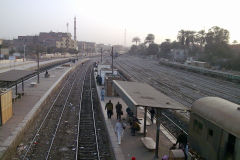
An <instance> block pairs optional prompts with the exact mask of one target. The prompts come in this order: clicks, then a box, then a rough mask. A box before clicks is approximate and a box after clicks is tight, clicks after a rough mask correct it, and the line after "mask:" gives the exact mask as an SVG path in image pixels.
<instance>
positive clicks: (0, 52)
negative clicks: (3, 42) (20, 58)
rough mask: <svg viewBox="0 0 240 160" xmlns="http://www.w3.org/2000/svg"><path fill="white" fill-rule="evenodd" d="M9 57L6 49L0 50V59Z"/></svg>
mask: <svg viewBox="0 0 240 160" xmlns="http://www.w3.org/2000/svg"><path fill="white" fill-rule="evenodd" d="M8 56H9V49H8V48H0V57H1V58H4V57H8Z"/></svg>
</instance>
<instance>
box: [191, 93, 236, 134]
mask: <svg viewBox="0 0 240 160" xmlns="http://www.w3.org/2000/svg"><path fill="white" fill-rule="evenodd" d="M192 112H193V113H195V114H197V115H199V116H201V117H202V118H204V119H206V120H208V121H210V122H212V123H213V124H215V125H217V126H218V127H220V128H222V129H224V130H225V131H227V132H229V133H231V134H233V135H235V136H236V137H238V138H240V105H238V104H235V103H232V102H230V101H227V100H225V99H222V98H218V97H204V98H200V99H198V100H196V101H195V102H194V103H193V106H192Z"/></svg>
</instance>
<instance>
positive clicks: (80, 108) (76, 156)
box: [75, 69, 87, 160]
mask: <svg viewBox="0 0 240 160" xmlns="http://www.w3.org/2000/svg"><path fill="white" fill-rule="evenodd" d="M86 76H87V69H86V70H85V76H84V79H83V83H82V91H81V96H80V102H79V113H78V131H77V146H76V154H75V159H76V160H77V159H78V140H79V131H80V129H79V127H80V119H81V110H82V97H83V86H84V84H85V79H86Z"/></svg>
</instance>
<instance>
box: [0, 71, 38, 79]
mask: <svg viewBox="0 0 240 160" xmlns="http://www.w3.org/2000/svg"><path fill="white" fill-rule="evenodd" d="M32 73H34V71H27V70H10V71H7V72H3V73H0V81H5V82H15V81H17V80H20V79H22V78H24V77H26V76H27V75H29V74H32Z"/></svg>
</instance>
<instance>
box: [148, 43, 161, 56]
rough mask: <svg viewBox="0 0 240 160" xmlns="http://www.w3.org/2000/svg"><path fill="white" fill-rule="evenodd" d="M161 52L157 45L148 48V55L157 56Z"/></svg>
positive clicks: (152, 44)
mask: <svg viewBox="0 0 240 160" xmlns="http://www.w3.org/2000/svg"><path fill="white" fill-rule="evenodd" d="M158 52H159V47H158V45H157V44H156V43H150V44H149V46H148V48H147V53H148V54H149V55H157V54H158Z"/></svg>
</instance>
